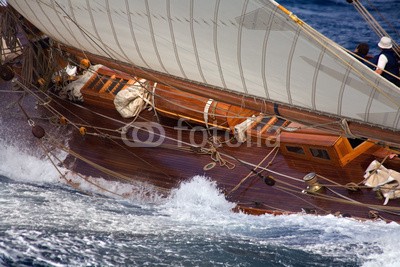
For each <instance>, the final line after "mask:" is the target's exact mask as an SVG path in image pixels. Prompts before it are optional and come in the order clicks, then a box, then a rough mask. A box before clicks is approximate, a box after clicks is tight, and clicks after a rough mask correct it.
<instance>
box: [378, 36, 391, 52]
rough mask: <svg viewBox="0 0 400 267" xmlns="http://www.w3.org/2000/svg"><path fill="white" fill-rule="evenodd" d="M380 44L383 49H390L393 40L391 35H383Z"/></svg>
mask: <svg viewBox="0 0 400 267" xmlns="http://www.w3.org/2000/svg"><path fill="white" fill-rule="evenodd" d="M378 46H379V47H380V48H382V49H390V48H392V46H393V45H392V40H391V39H390V38H389V37H386V36H383V37H382V38H381V40H380V42H379V43H378Z"/></svg>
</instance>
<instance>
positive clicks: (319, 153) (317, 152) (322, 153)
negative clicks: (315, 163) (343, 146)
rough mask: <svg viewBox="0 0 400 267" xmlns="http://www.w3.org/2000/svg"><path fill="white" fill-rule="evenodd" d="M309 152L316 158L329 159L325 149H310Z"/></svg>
mask: <svg viewBox="0 0 400 267" xmlns="http://www.w3.org/2000/svg"><path fill="white" fill-rule="evenodd" d="M310 152H311V154H312V155H313V156H314V157H316V158H321V159H331V158H330V157H329V153H328V151H326V150H325V149H318V148H310Z"/></svg>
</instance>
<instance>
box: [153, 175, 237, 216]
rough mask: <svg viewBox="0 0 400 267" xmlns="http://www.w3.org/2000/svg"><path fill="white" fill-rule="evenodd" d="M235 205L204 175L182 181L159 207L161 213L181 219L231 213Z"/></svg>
mask: <svg viewBox="0 0 400 267" xmlns="http://www.w3.org/2000/svg"><path fill="white" fill-rule="evenodd" d="M234 207H235V204H234V203H230V202H228V201H227V200H226V199H225V196H224V194H223V193H222V192H220V191H219V190H218V189H217V185H216V183H215V182H214V181H212V180H211V179H209V178H208V177H204V176H195V177H193V178H192V179H190V180H189V181H185V182H182V183H181V184H180V186H179V188H177V189H174V190H172V192H171V195H170V196H169V198H168V201H167V202H166V203H165V204H164V205H162V206H161V207H160V208H161V210H162V212H163V213H166V214H169V215H173V216H176V217H179V218H180V219H181V220H190V219H194V220H198V219H199V218H201V219H203V220H204V219H207V218H206V217H208V218H210V217H215V216H218V217H219V218H222V217H223V215H225V216H226V215H229V214H231V210H232V209H233V208H234Z"/></svg>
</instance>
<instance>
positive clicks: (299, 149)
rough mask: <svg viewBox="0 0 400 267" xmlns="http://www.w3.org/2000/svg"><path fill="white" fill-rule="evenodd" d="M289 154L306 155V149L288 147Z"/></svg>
mask: <svg viewBox="0 0 400 267" xmlns="http://www.w3.org/2000/svg"><path fill="white" fill-rule="evenodd" d="M286 150H287V151H288V152H292V153H296V154H301V155H304V154H305V153H304V149H303V148H302V147H300V146H286Z"/></svg>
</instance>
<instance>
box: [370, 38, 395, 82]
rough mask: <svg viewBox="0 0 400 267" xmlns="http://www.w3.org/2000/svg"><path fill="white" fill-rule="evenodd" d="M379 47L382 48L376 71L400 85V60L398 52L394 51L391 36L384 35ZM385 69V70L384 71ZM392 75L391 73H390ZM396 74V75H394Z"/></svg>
mask: <svg viewBox="0 0 400 267" xmlns="http://www.w3.org/2000/svg"><path fill="white" fill-rule="evenodd" d="M378 46H379V48H380V49H381V50H382V51H381V53H380V54H379V55H378V56H377V62H376V65H377V67H376V69H375V72H376V73H378V74H379V75H382V76H383V77H385V78H386V79H388V80H389V81H391V82H392V83H394V84H396V85H398V86H400V80H399V79H398V77H399V67H400V66H399V61H398V58H397V55H396V53H395V52H394V51H393V49H392V47H393V45H392V40H391V39H390V38H389V37H386V36H383V37H382V38H381V40H380V41H379V43H378ZM384 70H385V71H384ZM388 72H389V73H391V74H392V75H390V74H389V73H388ZM393 75H394V76H396V77H397V78H396V77H393Z"/></svg>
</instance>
